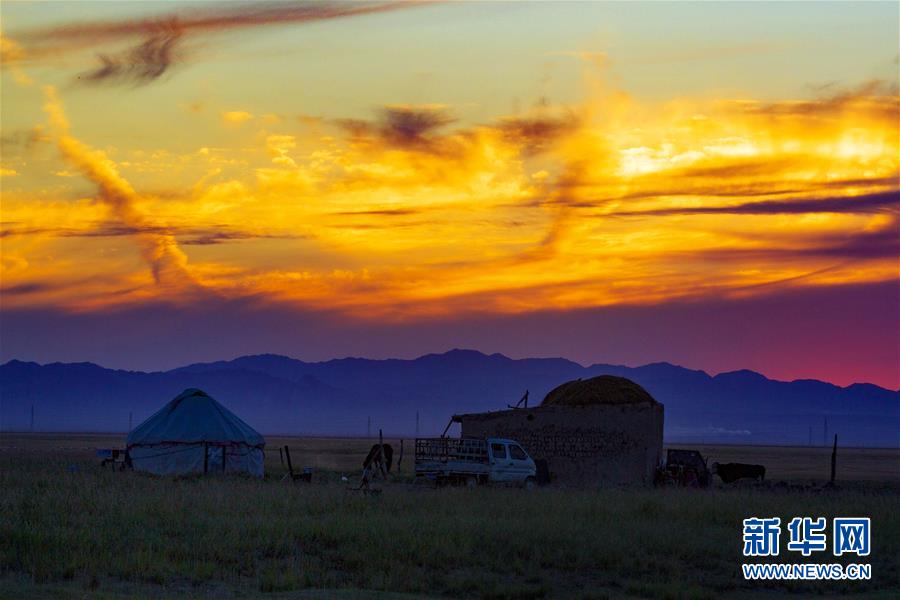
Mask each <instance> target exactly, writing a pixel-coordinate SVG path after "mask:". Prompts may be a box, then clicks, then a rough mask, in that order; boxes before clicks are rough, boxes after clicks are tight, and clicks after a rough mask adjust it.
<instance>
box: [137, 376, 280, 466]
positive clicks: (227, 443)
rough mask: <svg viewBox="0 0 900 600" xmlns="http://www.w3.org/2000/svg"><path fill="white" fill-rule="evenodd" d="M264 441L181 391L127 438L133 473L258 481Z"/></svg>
mask: <svg viewBox="0 0 900 600" xmlns="http://www.w3.org/2000/svg"><path fill="white" fill-rule="evenodd" d="M265 445H266V441H265V440H264V439H263V437H262V436H261V435H260V434H259V433H257V432H256V431H255V430H254V429H253V428H252V427H250V426H249V425H247V424H246V423H244V422H243V421H242V420H241V419H240V418H238V417H237V415H235V414H234V413H233V412H231V411H230V410H228V409H227V408H225V407H224V406H222V405H221V404H219V403H218V402H216V401H215V399H213V398H212V397H210V396H209V395H207V394H206V392H204V391H202V390H198V389H194V388H191V389H187V390H184V391H183V392H182V393H181V394H179V395H178V396H177V397H176V398H175V399H174V400H172V401H171V402H169V403H168V404H166V405H165V406H164V407H162V409H161V410H159V411H158V412H157V413H156V414H154V415H153V416H151V417H150V418H149V419H147V420H146V421H144V422H143V423H141V424H140V425H138V426H137V427H136V428H135V429H134V430H132V432H131V433H129V434H128V440H127V445H126V450H127V452H128V457H129V458H130V459H131V464H132V466H133V467H134V469H135V470H136V471H147V472H149V473H154V474H156V475H187V474H191V473H246V474H249V475H253V476H256V477H262V476H263V461H264V458H265V451H264V449H265Z"/></svg>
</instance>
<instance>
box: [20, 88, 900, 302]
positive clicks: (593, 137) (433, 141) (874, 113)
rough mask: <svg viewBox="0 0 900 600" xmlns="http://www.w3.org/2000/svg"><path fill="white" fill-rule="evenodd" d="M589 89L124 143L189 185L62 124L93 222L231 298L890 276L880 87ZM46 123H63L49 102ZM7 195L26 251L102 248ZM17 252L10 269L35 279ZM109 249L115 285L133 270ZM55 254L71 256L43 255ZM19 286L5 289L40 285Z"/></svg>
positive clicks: (889, 180)
mask: <svg viewBox="0 0 900 600" xmlns="http://www.w3.org/2000/svg"><path fill="white" fill-rule="evenodd" d="M595 89H596V90H597V91H596V92H595V95H594V96H592V97H590V98H589V99H588V100H586V101H585V102H584V103H582V104H581V105H577V106H570V107H555V108H552V107H546V106H544V107H539V108H538V109H536V110H535V111H533V112H531V113H527V114H524V115H517V116H506V117H499V118H496V119H494V120H492V121H490V122H488V123H486V124H483V125H472V126H459V125H457V122H456V121H454V117H453V115H452V114H451V113H450V111H449V109H448V108H446V107H444V106H438V105H425V106H416V105H392V106H388V107H385V108H383V109H381V110H379V111H377V112H376V115H375V118H373V119H354V120H341V121H337V122H334V121H332V122H328V121H322V122H320V123H319V124H318V125H317V127H315V128H303V129H302V130H301V132H298V131H296V130H294V129H292V128H290V127H291V124H290V123H284V124H278V123H274V124H273V123H268V124H266V127H267V129H266V130H260V131H258V132H256V133H257V135H256V138H255V139H256V140H257V144H256V146H255V147H252V148H245V147H244V144H246V137H245V136H244V137H241V141H240V142H239V144H240V146H239V147H235V148H216V147H211V146H203V150H201V151H199V152H193V153H191V154H189V155H185V156H183V157H179V156H173V155H169V154H164V153H161V154H153V153H150V152H147V153H145V154H142V155H140V156H136V157H134V159H133V160H132V161H129V162H130V163H131V164H132V168H135V169H138V167H142V164H141V161H145V162H148V163H152V164H148V165H147V167H148V168H149V167H151V166H152V167H154V168H156V169H157V171H154V172H160V171H159V169H162V170H163V171H164V172H166V173H167V180H165V181H163V180H160V181H159V184H158V185H159V186H160V187H166V186H169V187H170V188H176V184H174V183H172V182H171V181H169V180H168V178H169V177H171V176H170V175H169V173H170V172H173V170H172V169H170V168H169V167H168V166H167V165H168V164H170V163H171V164H172V165H179V168H181V165H191V166H192V167H191V168H193V169H196V170H198V171H199V173H198V175H197V178H196V179H192V180H191V181H190V183H186V184H184V185H181V186H178V187H177V189H173V190H172V191H171V192H169V193H168V194H162V193H160V194H155V195H150V194H146V195H141V194H138V193H137V192H135V191H134V189H132V188H131V187H130V185H129V184H128V183H127V182H126V181H125V180H124V179H123V178H122V177H121V175H120V174H119V173H118V171H117V170H116V168H115V165H113V164H112V163H111V161H110V160H109V158H108V157H107V156H105V155H102V154H100V153H98V152H97V151H94V150H91V149H89V148H87V147H86V146H84V145H82V144H81V143H80V142H78V141H77V140H75V141H69V142H65V141H61V142H60V145H61V148H68V149H67V150H64V154H65V155H66V158H67V160H68V162H69V163H70V164H69V168H71V169H72V170H75V169H77V170H78V171H79V172H80V173H82V174H83V175H85V176H86V177H87V178H88V179H89V180H90V181H92V182H94V183H95V185H97V186H98V189H99V190H100V197H101V199H102V200H103V202H104V206H106V207H107V208H109V209H110V211H111V213H112V215H113V216H114V217H115V219H116V221H117V223H118V224H119V226H121V227H123V228H124V229H119V230H116V229H115V228H110V227H97V226H96V222H97V221H98V220H100V219H102V215H96V214H93V213H91V212H90V209H89V208H87V207H84V208H82V209H81V210H82V214H85V215H88V214H90V216H91V220H90V223H91V225H90V227H93V231H96V232H102V233H103V234H104V235H107V236H109V237H108V238H107V239H111V238H112V234H113V233H118V236H119V238H123V239H129V238H131V237H134V238H135V239H137V240H138V242H139V244H140V246H141V248H142V252H143V253H144V256H145V260H146V261H147V262H148V263H149V264H159V265H160V266H159V267H158V269H157V270H158V271H160V272H161V273H162V276H161V277H160V279H161V281H163V282H164V281H165V280H166V276H165V273H167V272H168V271H169V270H171V271H172V272H174V273H180V274H182V275H183V276H184V278H192V279H193V280H194V281H199V282H202V285H203V286H204V287H205V288H206V289H209V290H214V291H215V292H216V293H218V294H221V295H223V296H225V297H252V298H254V299H256V300H257V301H259V300H267V299H269V300H278V301H287V302H292V303H296V304H298V305H302V306H312V307H318V308H328V309H332V310H341V311H345V312H346V313H348V314H352V315H356V316H360V317H363V318H394V319H401V318H411V317H417V316H420V315H434V314H448V313H458V312H466V311H493V312H521V311H532V310H540V309H546V308H558V309H568V308H582V307H590V306H603V305H612V304H643V303H653V302H660V301H664V300H667V299H672V298H694V297H707V296H714V297H724V296H733V295H749V294H763V293H769V292H770V291H771V290H772V289H776V288H781V287H794V286H821V285H835V284H846V283H861V282H873V281H883V280H887V279H892V278H895V277H896V262H895V257H896V239H895V237H892V232H894V231H896V227H897V226H898V217H897V214H898V201H897V194H898V189H900V186H898V183H897V181H898V180H897V177H898V174H900V140H898V137H900V132H898V129H897V124H896V114H897V111H898V108H900V107H898V100H897V97H896V94H894V93H893V91H892V90H891V89H890V88H887V87H885V86H884V85H882V84H877V83H873V84H867V85H865V86H861V87H859V88H857V89H854V90H850V91H848V92H844V93H840V94H836V95H832V96H828V97H822V98H818V99H812V100H809V99H807V100H785V101H782V102H775V103H772V102H760V101H755V100H753V99H746V98H744V99H728V100H691V99H679V100H677V101H671V102H666V103H652V104H644V103H639V102H636V101H635V100H633V99H631V98H629V97H628V96H627V95H625V94H622V93H619V92H616V91H604V90H603V88H602V87H601V86H596V88H595ZM56 106H57V104H56V103H55V102H54V101H51V102H50V103H49V105H48V110H49V111H50V113H51V114H54V112H55V111H57V110H59V109H58V108H54V107H56ZM60 114H61V113H60ZM247 114H249V113H247ZM57 121H58V119H57ZM243 122H244V123H246V125H245V126H246V127H251V126H257V127H260V126H261V125H262V124H261V123H259V122H257V121H255V120H250V119H243ZM269 127H275V128H276V131H271V130H269ZM279 127H283V128H284V129H281V130H278V129H277V128H279ZM322 129H327V130H328V135H323V131H322ZM55 132H56V134H55V135H56V136H57V137H58V138H59V139H60V140H65V139H68V138H70V137H71V136H70V134H68V129H67V126H66V127H63V126H61V125H60V124H59V123H57V125H56V127H55ZM185 168H186V167H185ZM4 213H5V215H4V216H5V217H6V216H7V214H8V215H9V218H10V220H16V221H17V222H19V223H20V225H19V226H18V227H19V228H18V229H16V230H15V232H16V233H15V235H11V236H10V238H9V239H10V240H11V243H14V244H16V245H15V246H14V247H13V250H14V256H16V257H21V258H22V260H24V261H26V262H28V264H29V265H31V266H29V267H28V268H29V269H37V268H39V266H37V265H36V264H35V261H34V256H35V254H34V253H33V252H30V251H29V249H28V247H27V245H26V240H32V241H33V242H34V243H38V241H39V243H40V244H43V245H44V247H52V248H56V247H62V245H63V244H74V243H76V241H77V243H80V244H83V247H85V248H87V247H93V246H91V244H93V243H94V242H93V241H92V240H93V238H90V237H87V236H85V235H81V234H79V236H78V237H75V236H74V235H72V234H64V233H62V232H61V230H60V229H59V228H58V227H59V226H60V224H61V223H65V219H66V217H65V216H64V215H65V214H66V213H64V211H63V210H62V209H61V208H60V209H57V208H56V207H54V206H47V205H41V206H40V207H38V206H37V205H36V204H35V203H34V202H33V201H29V200H28V199H27V198H21V199H20V198H13V199H12V200H11V201H10V202H9V203H6V202H5V206H4ZM148 215H152V220H151V219H150V217H149V216H148ZM54 225H56V226H57V228H56V229H55V228H54ZM66 227H67V228H68V229H67V230H71V229H72V228H76V229H78V228H80V229H78V230H79V231H83V230H91V229H90V228H89V227H88V225H85V224H83V223H82V224H66ZM29 232H30V233H29ZM892 239H893V240H894V241H893V242H892ZM185 249H187V250H185ZM4 250H6V248H4ZM186 253H189V254H190V263H189V264H190V267H188V262H187V256H186ZM10 264H11V265H12V263H10ZM21 264H22V263H20V262H17V263H16V265H21ZM102 264H103V262H102V259H100V258H98V259H97V262H96V264H92V265H91V266H90V267H88V266H85V267H83V268H84V269H86V270H87V269H88V268H90V269H94V270H96V271H98V272H99V270H102V267H100V266H99V265H102ZM10 268H12V266H11V267H10ZM15 268H16V269H18V270H16V271H14V272H13V275H12V276H11V277H10V278H9V281H10V284H11V285H25V284H28V283H29V280H27V279H26V278H25V276H24V275H23V273H25V272H26V271H23V268H22V267H21V266H16V267H15ZM117 268H120V269H121V270H122V271H123V273H124V275H123V277H124V278H125V281H126V282H127V285H126V284H124V283H123V284H122V287H123V289H124V288H125V287H128V286H131V287H133V286H136V285H139V280H138V279H135V278H134V274H133V273H131V272H129V271H128V270H127V268H126V267H125V266H122V265H118V266H117ZM42 277H43V279H42V280H41V281H45V280H50V281H52V280H54V278H55V277H61V274H60V273H58V272H57V274H56V275H54V273H53V269H52V268H51V267H49V266H47V267H46V270H45V271H43V272H42ZM175 279H176V280H177V279H178V278H177V277H176V278H175ZM110 285H111V284H110ZM21 289H22V290H24V291H23V292H22V293H20V294H17V295H16V297H15V299H11V300H10V301H11V302H26V301H27V302H34V301H35V299H36V298H49V297H50V296H48V294H49V292H48V291H47V290H45V289H44V290H42V289H40V288H28V287H25V288H21ZM129 289H130V288H129ZM29 290H31V291H29ZM134 298H135V297H134V295H133V294H121V295H108V297H107V299H106V300H105V302H107V303H110V304H116V303H127V302H133V301H135V299H134ZM48 301H49V300H48ZM66 301H67V300H66V295H65V293H62V292H60V293H59V295H54V296H52V302H55V303H63V304H64V303H65V302H66ZM68 301H70V302H71V301H72V300H71V298H70V299H69V300H68Z"/></svg>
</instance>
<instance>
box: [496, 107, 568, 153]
mask: <svg viewBox="0 0 900 600" xmlns="http://www.w3.org/2000/svg"><path fill="white" fill-rule="evenodd" d="M577 125H578V121H577V119H576V118H575V117H574V116H571V115H570V116H566V117H561V118H554V117H510V118H506V119H503V120H501V121H500V122H499V123H498V124H497V129H499V130H500V131H501V132H502V133H503V135H504V137H505V138H506V139H507V141H509V142H510V143H513V144H515V145H517V146H520V147H522V148H524V151H525V152H526V153H528V154H536V153H539V152H543V151H544V150H546V149H547V148H548V147H549V146H550V145H551V144H552V143H553V142H555V141H556V140H558V139H559V138H560V137H562V136H564V135H565V134H567V133H569V132H571V131H573V130H574V129H575V127H576V126H577Z"/></svg>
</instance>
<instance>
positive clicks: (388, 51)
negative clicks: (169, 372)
mask: <svg viewBox="0 0 900 600" xmlns="http://www.w3.org/2000/svg"><path fill="white" fill-rule="evenodd" d="M898 7H900V5H898V3H896V2H878V3H876V2H872V3H755V2H754V3H746V4H743V3H715V4H713V3H696V4H695V3H686V2H661V3H646V4H645V3H565V2H528V3H508V2H502V3H500V2H498V3H490V2H485V3H427V2H426V3H417V4H413V3H394V2H372V3H331V2H317V3H302V2H301V3H296V2H272V3H257V4H255V5H252V6H251V5H246V4H241V3H236V2H199V3H198V2H195V3H189V4H188V3H181V2H91V3H87V2H67V3H57V2H6V1H4V2H3V4H2V36H3V37H2V52H3V71H2V115H0V126H2V163H0V174H2V178H0V184H2V215H0V221H2V223H0V227H2V234H0V235H2V270H0V278H2V279H0V286H2V287H0V302H2V317H0V358H2V360H8V359H11V358H19V359H27V360H38V361H40V362H46V361H51V360H65V361H80V360H91V361H95V362H98V363H100V364H102V365H104V366H110V367H122V368H134V369H143V370H146V369H157V368H170V367H174V366H178V365H180V364H184V363H186V362H191V361H199V360H216V359H225V358H231V357H234V356H238V355H241V354H250V353H259V352H277V353H283V354H288V355H291V356H295V357H298V358H302V359H306V360H322V359H328V358H334V357H342V356H347V355H362V356H368V357H373V358H382V357H394V356H397V357H413V356H417V355H419V354H423V353H426V352H441V351H444V350H447V349H450V348H453V347H469V348H475V349H479V350H482V351H485V352H503V353H504V354H507V355H509V356H513V357H524V356H564V357H567V358H571V359H573V360H576V361H578V362H581V363H583V364H589V363H594V362H608V363H617V364H629V365H638V364H644V363H647V362H652V361H662V360H665V361H669V362H673V363H677V364H681V365H683V366H686V367H691V368H697V369H705V370H707V371H709V372H711V373H717V372H720V371H724V370H733V369H739V368H750V369H754V370H758V371H760V372H762V373H764V374H766V375H768V376H771V377H774V378H779V379H795V378H813V377H814V378H818V379H823V380H827V381H832V382H835V383H838V384H841V385H845V384H849V383H853V382H856V381H869V382H873V383H877V384H880V385H883V386H886V387H890V388H894V389H896V388H898V387H900V179H898V177H900V101H898V69H900V51H898V44H900V33H898V27H900V26H898V23H900V14H898V10H900V9H898Z"/></svg>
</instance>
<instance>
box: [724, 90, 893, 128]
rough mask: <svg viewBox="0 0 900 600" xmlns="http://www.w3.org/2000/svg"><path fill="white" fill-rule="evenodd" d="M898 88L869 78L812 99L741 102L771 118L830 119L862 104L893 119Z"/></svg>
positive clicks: (873, 113) (753, 110)
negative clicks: (852, 86)
mask: <svg viewBox="0 0 900 600" xmlns="http://www.w3.org/2000/svg"><path fill="white" fill-rule="evenodd" d="M897 92H898V90H897V86H896V85H895V84H894V85H892V84H889V83H887V82H885V81H881V80H871V81H867V82H866V83H863V84H862V85H860V86H858V87H855V88H851V89H845V90H840V91H838V92H836V93H833V94H831V95H827V96H822V97H820V98H816V99H813V100H807V101H780V102H771V103H767V104H759V103H749V102H747V103H741V104H742V106H743V109H744V111H745V112H746V113H748V114H753V115H762V116H768V117H773V118H791V117H804V118H812V119H830V118H833V117H835V116H838V115H840V114H841V113H843V112H844V111H845V110H848V109H850V108H854V107H857V106H859V105H860V104H863V105H865V107H866V109H867V111H868V112H869V114H870V115H872V116H875V117H878V118H880V119H886V120H888V121H893V122H894V123H896V121H897V114H898V109H900V98H898V96H897Z"/></svg>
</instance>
